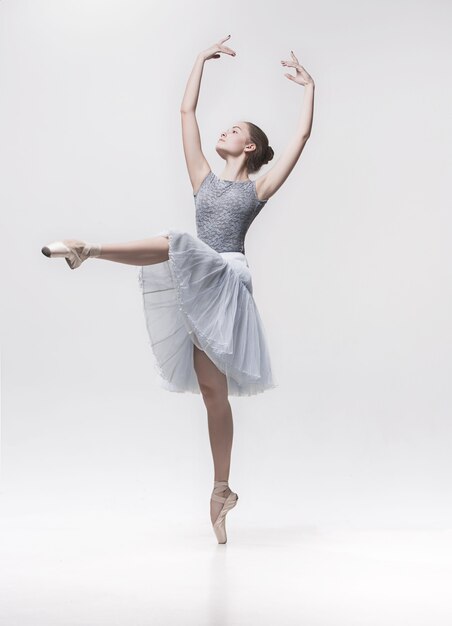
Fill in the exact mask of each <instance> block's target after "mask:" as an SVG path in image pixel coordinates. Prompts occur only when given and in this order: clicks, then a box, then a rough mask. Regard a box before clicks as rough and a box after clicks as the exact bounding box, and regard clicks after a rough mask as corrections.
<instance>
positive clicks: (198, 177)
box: [190, 164, 212, 196]
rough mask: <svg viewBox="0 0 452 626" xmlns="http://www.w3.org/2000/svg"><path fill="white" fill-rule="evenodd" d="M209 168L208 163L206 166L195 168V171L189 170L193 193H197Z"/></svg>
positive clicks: (208, 172)
mask: <svg viewBox="0 0 452 626" xmlns="http://www.w3.org/2000/svg"><path fill="white" fill-rule="evenodd" d="M211 171H212V170H211V168H210V166H209V164H207V165H206V166H204V167H202V168H199V169H196V170H195V171H193V172H191V171H190V180H191V184H192V187H193V195H194V196H196V195H197V194H198V191H199V189H200V187H201V185H202V183H203V182H204V181H205V179H206V178H207V176H208V175H209V174H210V172H211Z"/></svg>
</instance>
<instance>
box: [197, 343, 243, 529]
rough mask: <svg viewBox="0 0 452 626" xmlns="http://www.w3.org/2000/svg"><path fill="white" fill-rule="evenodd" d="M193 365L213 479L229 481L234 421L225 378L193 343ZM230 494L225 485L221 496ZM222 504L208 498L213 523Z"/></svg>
mask: <svg viewBox="0 0 452 626" xmlns="http://www.w3.org/2000/svg"><path fill="white" fill-rule="evenodd" d="M193 350H194V355H193V357H194V367H195V371H196V375H197V378H198V382H199V387H200V389H201V393H202V397H203V400H204V404H205V406H206V409H207V419H208V427H209V438H210V446H211V449H212V456H213V464H214V471H215V476H214V480H229V471H230V466H231V452H232V440H233V432H234V426H233V420H232V410H231V405H230V404H229V400H228V388H227V379H226V376H225V375H224V374H223V372H220V370H219V369H218V368H217V367H216V365H215V364H214V363H213V362H212V361H211V360H210V359H209V357H208V356H207V354H206V353H205V352H203V351H202V350H200V349H199V348H197V347H196V346H195V345H193ZM230 493H231V490H230V489H229V487H227V488H226V489H225V490H224V491H223V492H222V493H221V494H219V495H221V496H224V497H227V496H228V495H229V494H230ZM221 509H222V504H221V503H218V502H215V501H214V500H211V502H210V517H211V520H212V523H213V522H214V521H215V520H216V518H217V517H218V514H219V512H220V511H221Z"/></svg>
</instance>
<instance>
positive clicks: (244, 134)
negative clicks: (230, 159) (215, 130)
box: [216, 122, 254, 157]
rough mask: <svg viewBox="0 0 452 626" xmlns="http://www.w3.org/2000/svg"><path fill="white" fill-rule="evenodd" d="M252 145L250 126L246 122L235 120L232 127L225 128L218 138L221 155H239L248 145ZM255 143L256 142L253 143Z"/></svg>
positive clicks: (217, 147) (218, 148)
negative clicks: (249, 132)
mask: <svg viewBox="0 0 452 626" xmlns="http://www.w3.org/2000/svg"><path fill="white" fill-rule="evenodd" d="M249 145H250V138H249V135H248V127H247V125H246V124H245V123H244V122H234V123H233V124H232V126H231V127H230V128H228V129H227V130H224V131H223V132H222V133H221V135H220V137H219V138H218V141H217V145H216V150H217V152H218V154H219V155H220V156H223V157H225V156H226V155H227V154H230V155H231V156H239V155H240V154H242V153H243V151H244V150H245V147H246V146H249ZM253 145H254V144H253Z"/></svg>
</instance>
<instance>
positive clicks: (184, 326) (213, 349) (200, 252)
mask: <svg viewBox="0 0 452 626" xmlns="http://www.w3.org/2000/svg"><path fill="white" fill-rule="evenodd" d="M157 235H165V236H167V237H168V240H169V260H168V261H164V262H162V263H155V264H152V265H145V266H143V267H140V268H139V274H138V277H139V283H140V288H141V291H142V295H143V306H144V314H145V320H146V326H147V331H148V335H149V343H150V346H151V348H152V351H153V354H154V357H155V366H156V369H157V372H158V374H159V376H160V386H161V387H163V388H164V389H167V390H168V391H175V392H191V393H200V388H199V384H198V379H197V376H196V372H195V369H194V364H193V344H195V345H196V346H198V347H199V348H200V349H201V350H204V352H206V354H207V355H208V356H209V358H210V359H211V360H212V361H213V362H214V363H215V365H216V366H217V368H218V369H219V370H220V371H221V372H223V373H224V374H225V375H226V377H227V382H228V393H229V395H233V396H250V395H254V394H257V393H261V392H263V391H265V390H266V389H271V388H274V387H276V386H277V383H276V382H275V380H274V376H273V374H272V370H271V363H270V356H269V351H268V346H267V340H266V336H265V330H264V328H263V324H262V321H261V318H260V315H259V312H258V309H257V306H256V303H255V301H254V298H253V295H252V293H253V287H252V278H251V273H250V270H249V268H248V262H247V260H246V257H245V255H244V254H242V253H241V252H216V251H215V250H214V249H213V248H211V247H210V246H209V245H207V244H206V243H204V242H203V241H202V240H200V239H199V238H197V237H194V236H192V235H191V234H189V233H187V232H181V231H178V230H173V229H167V230H164V231H161V232H159V233H157V234H156V235H155V236H157Z"/></svg>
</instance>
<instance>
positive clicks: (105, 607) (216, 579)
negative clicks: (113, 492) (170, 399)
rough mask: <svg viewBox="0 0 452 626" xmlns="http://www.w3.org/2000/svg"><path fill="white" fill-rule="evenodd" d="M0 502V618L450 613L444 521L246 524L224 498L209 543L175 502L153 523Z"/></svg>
mask: <svg viewBox="0 0 452 626" xmlns="http://www.w3.org/2000/svg"><path fill="white" fill-rule="evenodd" d="M1 503H2V510H1V524H0V531H1V535H0V559H1V565H0V567H1V569H0V599H1V601H0V623H1V624H2V625H4V626H69V625H71V626H85V625H86V626H97V625H105V626H107V625H108V626H114V625H118V626H119V625H121V626H129V625H130V626H142V625H148V624H149V625H152V626H173V625H174V626H176V625H177V626H179V625H184V626H192V625H193V626H242V625H244V626H245V625H246V626H248V625H249V626H255V625H259V626H266V625H272V626H274V625H275V624H277V625H280V626H292V625H301V624H303V625H305V626H318V625H322V626H333V625H334V626H342V625H344V626H345V625H346V626H354V625H356V626H367V625H378V626H402V625H403V626H405V625H407V626H408V625H409V626H420V625H422V626H450V625H451V624H452V599H451V597H450V596H451V594H450V590H451V589H452V558H451V557H452V530H443V531H441V530H432V531H427V530H411V531H403V530H392V531H391V530H331V529H329V530H322V529H315V528H312V527H311V528H308V527H307V528H303V525H302V523H300V524H299V525H298V526H292V527H290V526H284V525H282V526H279V527H266V525H265V519H263V520H259V521H258V522H256V524H255V525H254V526H253V527H250V526H249V525H246V526H244V525H243V522H239V520H240V516H235V517H234V512H235V511H236V510H237V509H234V510H233V511H231V513H230V514H229V515H228V518H227V520H228V521H227V531H228V543H227V544H226V545H218V544H217V543H216V540H215V536H214V534H213V531H212V530H211V528H210V526H209V524H208V520H206V519H203V521H202V522H200V523H199V524H194V523H193V521H192V520H191V521H190V522H189V523H188V524H186V523H185V522H184V510H183V509H182V510H181V511H180V517H179V519H178V520H174V519H173V520H172V522H171V523H168V524H166V525H165V526H163V527H162V526H157V525H155V524H153V522H152V515H151V513H149V512H148V513H146V514H143V513H142V512H140V511H135V512H134V511H130V510H129V511H127V510H124V513H123V515H118V513H117V511H115V510H113V511H108V510H102V507H100V508H99V507H97V508H96V507H94V508H93V509H92V510H85V511H83V512H80V511H78V513H77V512H76V511H77V509H76V508H74V509H73V510H72V511H71V512H69V511H67V513H66V514H62V513H61V510H60V511H59V514H58V515H55V512H53V513H51V512H50V511H49V512H48V514H46V512H45V510H43V509H42V508H41V509H39V508H38V509H37V508H36V501H34V500H33V498H30V501H29V503H30V506H29V507H28V508H27V506H26V503H25V504H24V503H23V502H22V505H21V507H16V506H14V503H13V502H11V501H8V498H7V497H6V496H5V494H3V498H2V500H1ZM149 511H152V507H149Z"/></svg>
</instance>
